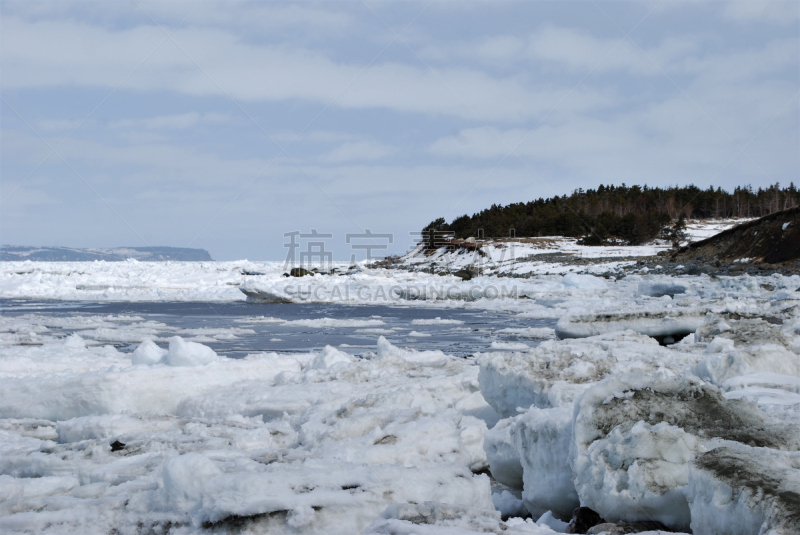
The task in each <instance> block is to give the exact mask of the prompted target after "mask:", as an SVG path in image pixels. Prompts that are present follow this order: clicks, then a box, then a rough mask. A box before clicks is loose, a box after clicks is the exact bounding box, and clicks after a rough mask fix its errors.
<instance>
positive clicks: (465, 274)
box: [453, 269, 472, 281]
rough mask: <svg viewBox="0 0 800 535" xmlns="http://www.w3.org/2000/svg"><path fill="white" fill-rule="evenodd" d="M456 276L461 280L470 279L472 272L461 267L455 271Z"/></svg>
mask: <svg viewBox="0 0 800 535" xmlns="http://www.w3.org/2000/svg"><path fill="white" fill-rule="evenodd" d="M453 275H455V276H456V277H459V278H460V279H461V280H464V281H468V280H470V279H471V278H472V273H470V272H469V271H467V270H466V269H459V270H458V271H456V272H455V273H453Z"/></svg>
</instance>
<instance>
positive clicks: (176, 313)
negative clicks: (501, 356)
mask: <svg viewBox="0 0 800 535" xmlns="http://www.w3.org/2000/svg"><path fill="white" fill-rule="evenodd" d="M0 314H2V315H5V316H11V315H22V314H39V315H46V316H70V315H100V316H106V315H109V314H113V315H118V314H127V315H135V316H141V317H142V318H143V319H145V320H153V321H158V322H161V323H165V324H167V325H168V326H170V327H174V328H177V329H197V328H213V329H221V328H231V327H235V328H244V329H252V330H253V331H255V334H239V335H237V338H236V339H233V340H215V341H213V342H210V341H209V342H203V343H204V344H205V345H208V346H210V347H212V348H213V349H214V350H215V351H217V352H218V353H220V354H223V355H227V356H229V357H241V356H244V355H246V354H248V353H257V352H261V351H276V352H295V351H302V352H308V351H310V350H314V349H319V348H321V347H323V346H325V345H332V346H336V347H338V348H339V349H342V350H344V351H347V352H349V353H352V354H361V353H366V352H370V351H375V342H376V340H377V338H378V336H379V334H374V333H371V334H363V333H357V332H356V330H357V329H356V328H352V327H324V328H322V327H301V326H294V325H286V324H280V323H243V322H242V321H241V320H243V319H245V318H250V317H259V316H265V317H275V318H280V319H283V320H289V321H291V320H299V319H317V318H334V319H360V320H369V319H380V320H382V321H383V322H384V323H385V325H378V326H375V327H366V328H377V329H392V328H395V329H398V330H397V331H395V332H394V333H391V334H385V335H384V336H386V338H387V339H388V340H389V341H390V342H392V343H393V344H395V345H399V346H401V347H407V348H413V349H417V350H429V349H438V350H441V351H444V352H445V353H448V354H452V355H456V356H467V355H471V354H473V353H475V352H478V351H486V350H488V349H489V348H490V345H491V343H492V341H493V340H496V341H499V342H522V343H525V344H527V345H530V346H534V345H536V344H537V343H538V342H537V341H536V340H530V339H524V338H522V339H518V338H517V337H516V336H515V335H513V334H506V333H502V334H499V333H498V331H499V330H501V329H504V328H507V327H512V328H525V327H553V326H554V325H555V320H537V319H528V318H519V317H517V316H515V315H511V314H507V313H503V312H495V311H491V312H490V311H476V310H463V309H431V308H412V307H391V306H371V305H358V306H348V305H334V304H247V303H241V302H237V303H169V302H167V303H165V302H143V303H105V302H102V303H91V302H76V303H70V302H60V301H28V300H11V299H0ZM376 316H379V318H378V317H376ZM436 317H440V318H442V319H452V320H459V321H462V322H464V323H463V324H458V325H413V324H412V323H411V322H412V320H415V319H433V318H436ZM412 330H413V331H416V332H418V333H425V334H430V336H429V337H410V336H409V332H410V331H412ZM67 333H69V331H67V330H65V334H67ZM159 336H162V337H168V336H171V334H170V333H167V332H165V333H163V334H160V335H159ZM276 339H277V340H276ZM278 340H279V341H278ZM342 344H345V345H344V346H343V345H342ZM112 345H116V346H118V347H119V348H120V349H127V350H130V349H131V347H130V345H129V344H126V343H116V344H114V343H112Z"/></svg>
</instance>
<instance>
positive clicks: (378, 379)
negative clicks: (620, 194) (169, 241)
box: [0, 262, 800, 535]
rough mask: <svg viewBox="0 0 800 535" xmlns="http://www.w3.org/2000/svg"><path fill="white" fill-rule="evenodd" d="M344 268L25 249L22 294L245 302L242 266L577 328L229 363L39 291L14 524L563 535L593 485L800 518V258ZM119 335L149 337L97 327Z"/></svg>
mask: <svg viewBox="0 0 800 535" xmlns="http://www.w3.org/2000/svg"><path fill="white" fill-rule="evenodd" d="M340 267H341V268H342V269H341V273H339V274H334V275H325V276H319V275H318V276H315V277H302V278H286V277H282V276H281V274H282V273H283V270H282V266H281V265H280V264H270V263H253V262H220V263H212V262H209V263H161V264H159V263H152V264H151V263H138V262H129V263H117V264H111V263H102V262H96V263H95V262H93V263H63V264H58V263H46V264H45V263H19V264H17V263H4V264H2V266H0V268H2V269H1V270H0V271H2V274H0V296H1V297H3V298H7V299H59V300H85V301H160V300H163V301H166V300H183V301H235V300H243V299H245V298H246V296H245V294H244V293H243V292H242V291H241V290H240V286H243V287H244V288H245V289H247V290H248V291H249V292H250V294H252V295H262V296H264V299H265V300H269V296H278V297H281V298H282V299H285V300H287V301H297V302H306V301H304V299H307V300H312V301H314V302H319V303H328V302H342V303H348V304H370V303H375V302H380V303H382V304H394V305H400V306H405V307H435V308H438V309H442V314H441V317H442V319H439V320H437V321H447V316H446V312H447V311H446V309H447V308H474V309H476V310H481V309H493V310H498V311H503V312H504V313H507V314H511V315H519V316H522V317H535V318H551V319H557V320H558V327H557V329H556V332H557V333H558V335H559V337H560V338H561V339H553V336H552V331H548V332H546V333H545V332H539V331H537V332H535V333H534V332H533V330H531V332H529V333H527V335H530V336H531V337H533V338H538V339H544V340H545V341H542V342H541V343H539V345H538V346H536V347H532V348H528V349H520V348H514V349H511V348H507V349H504V348H503V347H502V346H501V345H498V347H496V348H493V350H492V351H491V352H486V353H483V354H480V353H478V354H475V355H474V356H473V357H470V358H455V357H451V356H448V355H446V354H444V353H442V352H439V351H427V352H419V351H412V350H409V349H406V348H403V347H402V346H398V345H392V344H391V343H390V342H388V341H387V340H386V339H385V338H383V337H382V336H381V335H380V333H379V332H377V331H376V332H375V333H374V339H375V346H374V350H373V351H372V352H369V353H368V354H365V355H361V356H360V357H353V356H352V355H350V354H348V353H345V352H344V351H342V350H341V348H335V347H330V346H329V347H326V348H324V349H323V350H321V351H309V352H307V353H291V354H289V353H286V354H279V353H257V354H252V355H248V356H247V357H246V358H243V359H226V358H222V357H219V356H217V355H216V354H214V352H213V351H211V350H210V349H209V348H207V347H205V346H202V345H199V344H195V343H192V342H188V341H186V340H185V339H182V338H180V337H177V336H176V337H173V338H172V339H170V341H169V344H165V343H163V342H160V340H161V339H162V338H163V335H162V334H160V333H162V332H163V331H164V329H163V326H161V325H159V324H158V323H157V322H154V321H153V320H148V319H145V318H135V317H130V316H126V317H125V322H124V328H123V327H122V326H121V323H120V322H119V321H118V320H119V318H115V317H107V316H103V317H100V316H97V315H91V314H87V315H84V316H81V317H76V318H62V319H60V320H59V321H61V322H62V324H63V325H67V324H68V322H70V321H71V322H73V323H76V324H77V323H80V322H84V323H85V325H84V327H85V333H84V335H83V336H80V335H71V336H68V337H65V336H62V335H60V334H59V330H58V329H57V326H56V325H55V324H54V323H53V322H54V320H52V319H47V318H45V317H44V316H37V315H36V313H35V310H33V311H31V313H29V314H25V315H13V316H12V315H4V316H3V317H2V318H0V327H1V328H0V331H1V332H0V474H2V475H0V497H2V498H0V531H3V532H4V533H6V532H7V533H110V532H116V533H167V532H169V533H176V534H177V533H194V532H209V533H212V532H213V533H227V532H252V533H262V532H269V533H323V532H324V533H359V532H366V533H384V534H386V533H397V534H399V533H409V534H410V533H416V534H434V535H438V534H442V535H443V534H467V533H501V532H502V533H506V532H507V533H537V534H548V533H554V532H563V531H564V530H565V528H566V522H567V521H569V519H570V516H571V513H572V510H573V509H574V508H575V507H578V506H579V505H583V506H588V507H590V508H592V509H593V510H595V511H597V512H598V513H599V514H600V516H602V517H603V518H604V519H605V521H606V522H609V523H616V522H633V521H658V522H661V523H662V524H663V525H664V526H666V527H668V528H670V529H673V530H678V531H680V530H683V531H687V530H689V529H691V530H692V531H693V533H694V534H696V535H697V534H711V533H743V534H744V533H754V534H755V533H759V532H760V533H773V534H789V533H796V532H797V530H798V528H799V527H800V524H798V518H800V511H798V510H797V503H796V502H795V501H793V500H792V496H800V452H799V451H800V292H798V290H800V277H797V276H793V277H785V276H781V275H773V276H769V277H750V276H740V277H720V278H710V277H708V276H705V275H702V276H691V277H690V276H683V277H670V276H666V275H659V274H658V273H657V272H655V273H654V272H642V273H639V274H633V275H628V276H626V277H624V278H620V279H619V280H615V279H613V278H611V279H604V278H600V277H594V276H592V275H588V274H576V273H568V274H566V275H555V274H552V275H547V276H544V275H543V276H535V277H532V278H527V279H517V278H504V277H490V276H479V277H476V278H474V279H472V280H470V281H461V280H460V279H458V278H457V277H453V276H440V275H432V274H426V273H419V272H408V271H402V270H384V269H366V268H363V269H360V270H353V271H351V272H347V269H346V268H347V266H340ZM245 273H260V274H257V275H252V274H245ZM409 288H416V289H417V290H414V291H411V290H409ZM490 288H492V289H493V290H489V289H490ZM503 288H505V290H504V291H505V293H502V290H503ZM495 290H496V291H497V293H496V294H495V293H492V292H493V291H495ZM287 306H291V305H287ZM256 308H257V307H256ZM437 314H438V312H437ZM333 320H334V319H333V318H331V320H330V321H333ZM265 321H266V320H265ZM270 321H282V320H281V319H280V318H277V319H270ZM295 321H296V320H295ZM365 321H369V320H365ZM425 321H432V320H416V323H414V322H409V327H410V328H411V327H413V326H421V325H425V323H424V322H425ZM315 325H316V324H314V323H313V322H312V323H309V325H308V326H309V327H311V328H314V326H315ZM370 325H371V324H370ZM370 325H367V324H365V325H364V326H366V327H369V326H370ZM320 326H321V324H320ZM101 330H102V332H103V336H102V337H101V338H98V339H103V340H110V339H114V337H113V335H114V333H117V334H118V336H117V338H119V339H120V340H124V341H125V342H126V343H132V344H134V346H132V347H138V349H136V351H131V350H130V349H126V348H124V347H121V346H120V347H118V348H115V347H112V346H102V345H98V344H97V343H96V342H94V341H93V340H94V339H95V338H96V337H94V335H93V334H92V333H96V332H100V331H101ZM541 331H544V329H542V330H541ZM687 333H689V334H688V336H685V335H686V334H687ZM173 334H174V333H173ZM225 334H228V335H235V333H233V332H231V333H225ZM518 334H520V335H521V336H524V335H526V333H522V332H521V333H518ZM684 336H685V337H684ZM151 340H157V341H159V343H160V344H161V345H160V346H158V345H156V344H154V343H153V342H152V341H151ZM659 341H661V342H662V343H667V344H670V343H671V342H677V343H671V344H670V345H659ZM503 519H505V520H503ZM537 520H538V523H537ZM598 529H599V528H598ZM603 529H606V532H609V531H608V530H609V529H612V527H610V526H607V527H606V528H603ZM596 532H598V531H596ZM598 533H599V532H598Z"/></svg>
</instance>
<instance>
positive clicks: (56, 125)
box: [36, 119, 81, 132]
mask: <svg viewBox="0 0 800 535" xmlns="http://www.w3.org/2000/svg"><path fill="white" fill-rule="evenodd" d="M36 124H37V125H38V126H39V128H40V129H41V130H44V131H48V132H49V131H54V130H74V129H76V128H78V126H80V124H81V121H79V120H77V119H76V120H70V119H43V120H41V121H38V122H37V123H36Z"/></svg>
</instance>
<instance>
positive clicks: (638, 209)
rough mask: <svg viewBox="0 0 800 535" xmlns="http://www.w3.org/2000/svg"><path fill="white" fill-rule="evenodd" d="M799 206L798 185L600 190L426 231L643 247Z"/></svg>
mask: <svg viewBox="0 0 800 535" xmlns="http://www.w3.org/2000/svg"><path fill="white" fill-rule="evenodd" d="M798 205H800V192H798V190H797V188H796V187H795V186H794V183H792V184H790V185H789V186H788V187H784V188H781V187H780V185H779V184H775V185H774V186H770V187H768V188H766V189H763V188H758V189H757V190H754V189H753V188H752V187H750V186H745V187H737V188H736V189H735V190H733V192H732V193H729V192H727V191H725V190H723V189H722V188H716V189H714V188H709V189H707V190H701V189H700V188H698V187H696V186H685V187H670V188H649V187H647V186H626V185H625V184H622V185H621V186H603V185H601V186H600V187H598V188H597V189H589V190H581V189H578V190H575V191H574V192H573V193H572V194H571V195H564V196H562V197H551V198H549V199H543V198H540V199H537V200H535V201H530V202H527V203H523V202H520V203H515V204H509V205H507V206H499V205H492V206H491V208H487V209H486V210H482V211H481V212H479V213H477V214H473V215H472V216H469V215H466V214H465V215H463V216H461V217H457V218H455V219H454V220H453V221H452V222H450V223H447V222H446V221H445V220H444V218H439V219H436V220H435V221H433V222H431V223H430V224H429V225H427V226H426V227H425V228H424V229H423V231H427V232H425V235H426V236H431V231H435V232H436V233H437V234H438V233H440V232H443V233H444V232H446V233H448V234H452V235H453V236H454V237H455V238H460V239H464V238H467V237H470V236H476V237H479V236H484V237H508V236H509V235H510V234H513V235H515V236H516V237H523V236H524V237H532V236H572V237H584V239H585V241H586V243H587V244H600V243H605V242H606V241H607V240H612V239H617V240H622V241H625V242H628V243H630V244H640V243H643V242H646V241H649V240H652V239H653V238H655V237H657V236H658V235H659V233H662V232H664V229H665V228H668V227H670V226H671V225H673V222H675V221H677V220H679V219H683V218H687V219H718V218H730V217H761V216H764V215H767V214H770V213H772V212H776V211H779V210H784V209H787V208H792V207H795V206H798ZM681 216H682V217H681ZM426 239H427V238H426Z"/></svg>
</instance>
